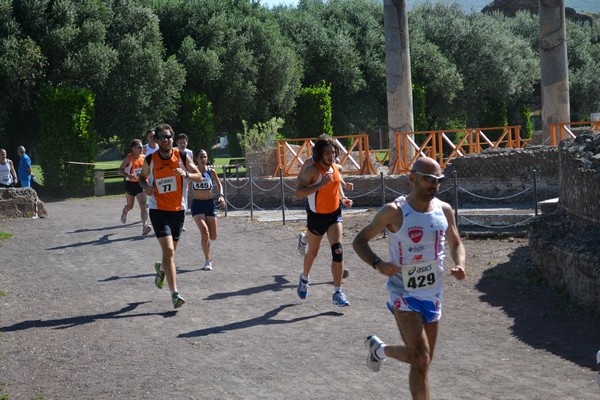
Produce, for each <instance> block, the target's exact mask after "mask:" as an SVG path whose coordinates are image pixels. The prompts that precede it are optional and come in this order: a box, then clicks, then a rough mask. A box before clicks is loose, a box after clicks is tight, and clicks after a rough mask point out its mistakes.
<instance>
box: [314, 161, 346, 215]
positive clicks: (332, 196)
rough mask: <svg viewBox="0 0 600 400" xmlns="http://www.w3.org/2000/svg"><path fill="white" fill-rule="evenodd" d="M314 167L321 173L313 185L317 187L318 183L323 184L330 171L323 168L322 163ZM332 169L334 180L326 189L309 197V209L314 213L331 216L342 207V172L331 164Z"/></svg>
mask: <svg viewBox="0 0 600 400" xmlns="http://www.w3.org/2000/svg"><path fill="white" fill-rule="evenodd" d="M313 165H314V166H315V167H316V168H317V170H318V171H319V177H318V178H317V180H316V181H315V183H314V184H313V185H316V184H317V183H319V182H321V179H323V176H324V175H325V174H326V173H327V172H330V171H325V169H324V168H323V166H321V163H314V164H313ZM331 168H332V169H333V172H332V175H333V180H332V181H331V182H329V183H328V184H327V185H326V186H325V187H323V188H321V189H319V190H317V191H316V192H315V193H312V194H309V195H308V196H307V201H308V207H309V208H310V210H311V211H312V212H314V213H317V214H331V213H334V212H335V211H336V210H337V209H338V208H339V207H340V192H339V189H340V184H341V182H342V177H341V176H340V171H339V170H338V168H337V166H336V165H335V164H331Z"/></svg>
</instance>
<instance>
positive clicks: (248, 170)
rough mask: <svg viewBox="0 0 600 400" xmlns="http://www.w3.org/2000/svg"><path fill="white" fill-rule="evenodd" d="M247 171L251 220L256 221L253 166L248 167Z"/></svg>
mask: <svg viewBox="0 0 600 400" xmlns="http://www.w3.org/2000/svg"><path fill="white" fill-rule="evenodd" d="M246 171H247V172H248V179H249V180H248V184H249V185H250V220H251V221H254V190H253V188H252V185H253V183H254V182H253V181H252V167H247V168H246Z"/></svg>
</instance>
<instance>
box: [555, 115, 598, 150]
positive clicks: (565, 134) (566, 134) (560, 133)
mask: <svg viewBox="0 0 600 400" xmlns="http://www.w3.org/2000/svg"><path fill="white" fill-rule="evenodd" d="M573 125H575V126H582V125H590V127H591V128H592V130H594V131H600V121H586V122H558V123H554V124H550V125H549V128H550V138H549V139H550V145H551V146H556V145H557V144H558V143H559V142H560V141H561V140H563V139H569V138H570V139H574V138H575V134H574V133H573V131H572V130H571V127H572V126H573Z"/></svg>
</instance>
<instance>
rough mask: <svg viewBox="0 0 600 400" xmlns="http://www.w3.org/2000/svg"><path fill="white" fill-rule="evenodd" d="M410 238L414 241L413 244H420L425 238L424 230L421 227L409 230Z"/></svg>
mask: <svg viewBox="0 0 600 400" xmlns="http://www.w3.org/2000/svg"><path fill="white" fill-rule="evenodd" d="M408 237H409V238H410V240H412V241H413V243H419V242H420V241H421V239H422V238H423V228H421V227H420V226H414V227H412V228H408Z"/></svg>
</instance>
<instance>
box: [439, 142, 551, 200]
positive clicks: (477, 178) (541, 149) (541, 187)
mask: <svg viewBox="0 0 600 400" xmlns="http://www.w3.org/2000/svg"><path fill="white" fill-rule="evenodd" d="M453 171H456V176H457V183H458V186H459V187H460V188H463V189H465V190H459V191H458V200H459V204H474V205H477V204H490V203H492V201H491V200H488V199H485V198H478V197H476V196H473V195H471V194H469V192H470V193H475V194H477V195H479V196H482V197H487V198H491V199H499V200H493V203H494V204H499V205H501V204H515V203H519V204H531V205H532V206H533V204H534V200H535V199H534V197H535V196H534V190H533V186H534V171H537V178H536V187H537V194H538V201H541V200H546V199H550V198H553V197H558V195H559V172H558V171H559V168H558V152H557V149H556V148H555V147H550V146H531V147H529V148H526V149H491V150H487V151H484V152H483V153H481V154H478V155H476V154H473V155H469V156H467V157H461V158H456V159H454V160H452V162H451V163H450V164H449V165H448V167H447V168H446V170H445V171H444V173H445V174H446V176H447V177H448V178H449V179H452V176H453ZM528 189H529V190H528ZM523 191H526V192H525V193H523V194H522V195H519V196H518V197H513V195H515V194H517V193H520V192H523ZM501 198H505V199H501Z"/></svg>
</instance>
